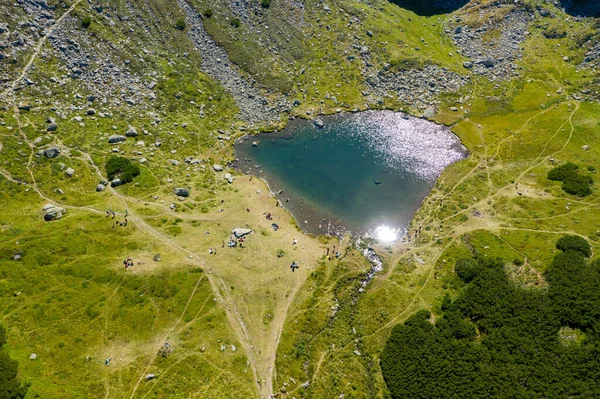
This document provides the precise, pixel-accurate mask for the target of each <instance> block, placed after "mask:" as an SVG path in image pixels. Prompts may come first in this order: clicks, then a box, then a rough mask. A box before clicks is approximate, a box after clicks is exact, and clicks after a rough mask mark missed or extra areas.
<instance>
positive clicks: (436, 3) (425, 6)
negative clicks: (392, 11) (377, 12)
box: [388, 0, 470, 17]
mask: <svg viewBox="0 0 600 399" xmlns="http://www.w3.org/2000/svg"><path fill="white" fill-rule="evenodd" d="M388 1H389V2H390V3H392V4H395V5H397V6H398V7H400V8H404V9H406V10H410V11H412V12H414V13H415V14H417V15H421V16H426V17H430V16H432V15H438V14H447V13H450V12H453V11H456V10H458V9H459V8H461V7H463V6H464V5H465V4H467V3H468V2H469V1H470V0H388Z"/></svg>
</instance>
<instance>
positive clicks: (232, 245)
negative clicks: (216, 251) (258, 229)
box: [222, 237, 246, 248]
mask: <svg viewBox="0 0 600 399" xmlns="http://www.w3.org/2000/svg"><path fill="white" fill-rule="evenodd" d="M245 241H246V239H245V238H244V237H240V238H238V239H237V241H236V240H235V239H234V238H231V239H230V240H229V242H227V246H228V247H229V248H235V247H237V246H238V244H239V246H240V248H244V242H245ZM224 246H225V241H223V245H222V247H224Z"/></svg>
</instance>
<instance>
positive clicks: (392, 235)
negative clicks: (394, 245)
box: [374, 225, 400, 243]
mask: <svg viewBox="0 0 600 399" xmlns="http://www.w3.org/2000/svg"><path fill="white" fill-rule="evenodd" d="M374 236H375V238H376V239H377V240H378V241H380V242H386V243H389V242H394V241H396V240H398V239H399V238H400V231H399V230H398V229H394V228H392V227H389V226H386V225H381V226H378V227H377V228H376V229H375V231H374Z"/></svg>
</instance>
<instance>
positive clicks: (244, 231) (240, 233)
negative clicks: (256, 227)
mask: <svg viewBox="0 0 600 399" xmlns="http://www.w3.org/2000/svg"><path fill="white" fill-rule="evenodd" d="M250 233H252V229H245V228H243V227H236V228H235V229H233V230H231V234H233V235H234V236H235V238H240V237H243V236H245V235H248V234H250Z"/></svg>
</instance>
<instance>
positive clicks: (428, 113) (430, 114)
mask: <svg viewBox="0 0 600 399" xmlns="http://www.w3.org/2000/svg"><path fill="white" fill-rule="evenodd" d="M423 117H424V118H427V119H433V118H435V107H428V108H427V109H426V110H425V112H424V113H423Z"/></svg>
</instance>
